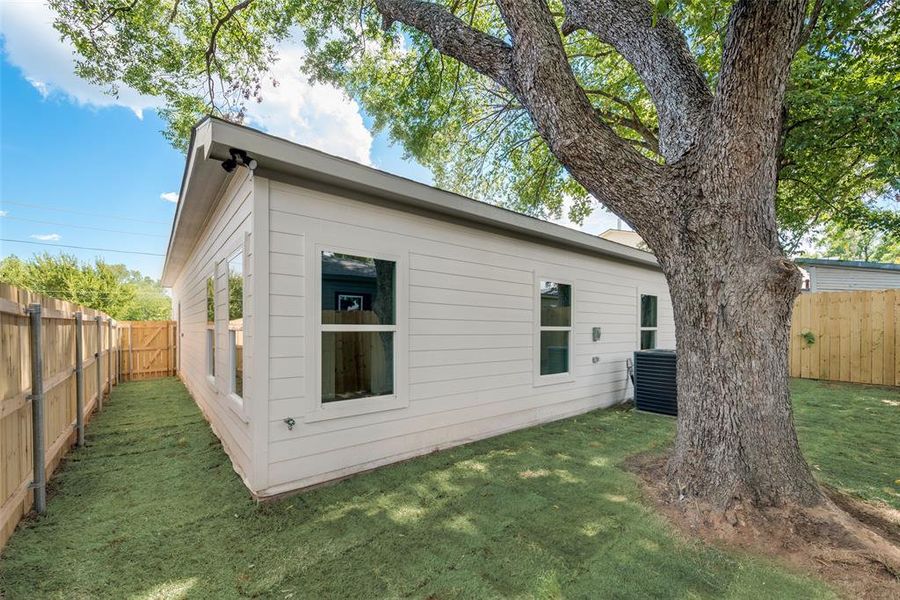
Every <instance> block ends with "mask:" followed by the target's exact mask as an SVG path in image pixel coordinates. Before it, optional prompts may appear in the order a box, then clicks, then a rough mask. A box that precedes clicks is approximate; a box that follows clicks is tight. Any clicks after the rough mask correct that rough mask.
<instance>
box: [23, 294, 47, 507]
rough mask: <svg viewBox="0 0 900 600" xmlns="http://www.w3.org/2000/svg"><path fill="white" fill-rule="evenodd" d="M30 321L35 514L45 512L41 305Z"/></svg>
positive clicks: (34, 308) (33, 308) (31, 309)
mask: <svg viewBox="0 0 900 600" xmlns="http://www.w3.org/2000/svg"><path fill="white" fill-rule="evenodd" d="M28 313H29V315H30V317H31V327H30V329H31V455H32V459H33V460H32V464H33V469H34V478H33V480H32V483H31V487H32V489H33V490H34V510H36V511H37V513H38V514H42V513H44V512H45V511H46V510H47V473H46V471H45V468H46V466H45V464H46V463H45V460H44V452H46V448H45V446H44V374H43V371H44V357H43V353H42V351H41V305H40V304H32V305H31V306H30V307H29V308H28Z"/></svg>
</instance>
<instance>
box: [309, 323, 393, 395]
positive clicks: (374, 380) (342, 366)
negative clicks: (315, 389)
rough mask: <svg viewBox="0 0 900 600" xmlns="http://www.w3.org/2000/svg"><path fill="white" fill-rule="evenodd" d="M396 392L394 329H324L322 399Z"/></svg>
mask: <svg viewBox="0 0 900 600" xmlns="http://www.w3.org/2000/svg"><path fill="white" fill-rule="evenodd" d="M393 393H394V334H393V332H390V331H324V332H322V402H335V401H338V400H352V399H354V398H366V397H368V396H386V395H389V394H393Z"/></svg>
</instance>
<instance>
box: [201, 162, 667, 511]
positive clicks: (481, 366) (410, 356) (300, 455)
mask: <svg viewBox="0 0 900 600" xmlns="http://www.w3.org/2000/svg"><path fill="white" fill-rule="evenodd" d="M256 190H257V191H256V194H257V196H258V197H257V198H256V199H255V202H256V206H257V211H262V210H264V207H266V206H268V210H267V211H266V215H265V217H267V218H268V230H269V235H268V240H267V243H268V251H266V252H265V256H266V257H267V258H268V269H267V273H266V274H267V277H268V289H269V298H268V309H269V316H268V319H267V325H268V336H267V338H268V354H269V357H268V361H266V363H265V366H262V365H260V367H259V369H258V371H257V374H258V375H259V373H260V370H261V369H263V368H266V369H267V370H268V378H269V386H268V408H267V411H268V414H267V417H266V418H267V423H266V424H265V425H266V427H267V431H266V432H265V434H263V433H262V432H260V434H259V435H258V436H257V439H260V440H261V439H262V438H263V437H267V438H268V441H267V444H266V447H265V448H264V449H257V451H256V452H257V455H258V459H259V460H260V461H261V462H264V464H265V468H264V473H262V474H261V475H260V480H259V483H258V485H257V486H256V487H255V488H254V489H255V491H257V492H258V493H259V494H260V495H271V494H277V493H280V492H284V491H288V490H291V489H296V488H301V487H306V486H309V485H313V484H316V483H321V482H325V481H329V480H332V479H335V478H338V477H342V476H345V475H348V474H351V473H355V472H359V471H363V470H366V469H369V468H373V467H376V466H379V465H383V464H387V463H390V462H394V461H397V460H401V459H404V458H408V457H411V456H415V455H420V454H424V453H427V452H430V451H432V450H435V449H438V448H445V447H449V446H453V445H456V444H460V443H464V442H468V441H472V440H475V439H480V438H484V437H489V436H491V435H495V434H498V433H501V432H505V431H510V430H514V429H519V428H522V427H527V426H529V425H533V424H537V423H541V422H546V421H551V420H554V419H559V418H563V417H566V416H570V415H574V414H579V413H582V412H585V411H588V410H591V409H594V408H598V407H604V406H610V405H612V404H615V403H618V402H620V401H622V400H623V399H624V398H625V394H626V372H625V360H626V358H628V357H629V356H631V353H632V352H633V351H634V350H635V349H637V348H638V297H639V294H640V293H642V292H643V293H650V294H655V295H657V296H658V297H659V308H658V322H659V331H658V336H657V337H658V339H657V345H658V347H660V348H674V346H675V334H674V323H673V318H672V309H671V303H670V301H669V296H668V291H667V288H666V283H665V280H664V278H663V275H662V273H660V272H659V271H657V270H654V269H650V268H644V267H639V266H635V265H630V264H626V263H623V262H617V261H615V260H612V259H602V258H599V257H593V256H587V255H584V254H579V253H575V252H571V251H567V250H562V249H557V248H552V247H549V246H547V245H543V244H536V243H534V242H530V241H524V240H521V239H516V238H512V237H509V236H506V235H501V234H498V233H493V232H488V231H485V230H480V229H477V228H475V227H474V226H470V225H465V224H455V223H450V222H446V221H442V220H438V219H436V218H430V217H427V216H419V215H415V214H411V213H409V212H405V211H399V210H394V209H390V208H386V207H382V206H376V205H373V204H369V203H366V202H360V201H356V200H351V199H349V198H347V197H343V196H339V195H336V194H331V193H325V192H322V191H317V190H312V189H307V188H304V187H297V186H293V185H288V184H286V183H281V182H276V181H266V180H260V179H259V178H257V183H256ZM256 220H257V231H260V232H261V231H263V229H262V222H263V220H264V217H263V216H262V215H261V214H260V213H259V212H258V213H257V216H256ZM262 243H263V242H262V241H261V240H260V241H258V245H257V251H258V252H260V253H262V252H264V250H263V249H262V245H261V244H262ZM317 244H322V245H328V246H331V247H337V248H339V249H343V250H348V251H353V252H354V253H356V254H359V255H363V256H365V255H372V254H381V255H390V256H392V257H397V275H398V284H397V288H398V292H397V299H396V302H397V323H398V332H397V333H396V334H395V336H396V338H395V344H397V346H398V350H397V378H396V381H395V386H396V389H397V391H398V395H399V396H400V398H399V401H400V402H399V408H394V409H392V410H385V411H376V412H368V413H366V414H355V415H351V416H340V417H337V418H334V416H333V415H324V416H323V414H322V411H319V410H317V409H318V408H319V406H320V404H319V403H318V393H317V390H318V388H317V383H316V380H317V379H318V377H316V375H317V370H318V369H319V364H318V362H317V360H316V357H315V354H316V348H317V344H316V338H317V337H318V333H317V331H318V330H317V323H318V319H319V315H320V311H319V307H318V306H317V295H318V291H317V290H318V285H319V281H318V278H317V277H315V276H314V273H315V271H316V269H317V266H316V262H315V261H316V260H317V259H318V253H317ZM257 264H260V265H261V264H262V259H261V260H259V261H257ZM195 270H196V269H192V271H195ZM539 278H545V279H551V280H558V281H563V282H571V283H572V284H573V286H574V294H573V296H574V302H573V304H574V309H573V316H574V319H573V324H574V332H575V334H574V356H573V357H571V358H570V362H571V364H573V365H574V377H573V378H572V379H571V380H570V381H567V382H564V383H555V384H552V385H542V382H541V381H540V380H539V379H538V378H537V377H536V375H535V369H536V362H535V361H536V356H535V343H534V340H535V338H536V336H535V332H536V330H537V318H538V316H537V313H536V312H535V309H536V307H537V306H538V304H537V302H538V293H537V284H536V280H537V279H539ZM257 284H258V285H259V284H260V282H259V281H258V282H257ZM258 289H260V290H262V289H265V288H264V287H263V286H262V285H259V288H258ZM259 315H260V319H262V318H263V316H262V313H261V312H260V313H259ZM307 317H308V318H307ZM593 327H601V328H602V338H601V340H600V341H598V342H593V341H592V340H591V329H592V328H593ZM260 332H262V326H261V327H260ZM260 335H262V333H260ZM403 348H408V352H404V351H403ZM594 356H597V357H599V362H598V363H597V364H594V363H593V362H592V357H594ZM259 362H261V361H258V363H259ZM201 383H202V382H201ZM195 387H200V388H201V389H202V390H203V391H204V392H207V391H208V390H207V389H206V388H204V387H203V386H195ZM192 391H193V390H192ZM207 396H208V394H207ZM204 402H206V403H211V402H213V400H212V399H209V398H204ZM340 404H341V403H340V402H336V403H331V404H330V405H329V409H331V408H332V405H340ZM338 410H340V409H339V408H338ZM217 412H221V408H219V409H218V411H217ZM258 414H259V415H260V416H265V415H264V412H263V411H260V412H259V413H258ZM329 416H330V417H331V418H328V417H329ZM288 418H291V419H294V421H295V423H296V424H295V426H294V427H293V429H292V430H290V429H289V428H288V426H287V424H286V423H285V422H284V420H285V419H288ZM227 423H228V432H229V434H231V431H232V428H234V429H235V430H236V431H235V433H234V434H233V435H234V437H235V438H240V440H241V441H240V444H241V448H242V449H243V447H244V445H245V444H246V443H247V442H249V440H247V439H246V434H239V433H238V432H239V431H243V428H242V426H241V423H240V422H237V421H235V420H234V419H230V420H227ZM260 428H261V426H256V429H257V430H259V429H260ZM242 451H243V450H242Z"/></svg>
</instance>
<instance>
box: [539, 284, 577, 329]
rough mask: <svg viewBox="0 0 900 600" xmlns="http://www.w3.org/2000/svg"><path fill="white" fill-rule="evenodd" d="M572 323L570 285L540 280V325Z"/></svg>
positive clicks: (562, 325)
mask: <svg viewBox="0 0 900 600" xmlns="http://www.w3.org/2000/svg"><path fill="white" fill-rule="evenodd" d="M571 323H572V286H570V285H567V284H565V283H554V282H552V281H542V282H541V327H568V326H569V325H571Z"/></svg>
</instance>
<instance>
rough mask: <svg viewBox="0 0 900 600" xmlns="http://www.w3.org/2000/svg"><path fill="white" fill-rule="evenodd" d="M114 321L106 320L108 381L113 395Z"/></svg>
mask: <svg viewBox="0 0 900 600" xmlns="http://www.w3.org/2000/svg"><path fill="white" fill-rule="evenodd" d="M112 373H113V371H112V319H111V318H110V319H107V320H106V380H107V381H108V382H109V393H110V394H112V386H113V375H112Z"/></svg>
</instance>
